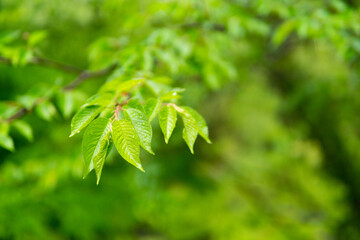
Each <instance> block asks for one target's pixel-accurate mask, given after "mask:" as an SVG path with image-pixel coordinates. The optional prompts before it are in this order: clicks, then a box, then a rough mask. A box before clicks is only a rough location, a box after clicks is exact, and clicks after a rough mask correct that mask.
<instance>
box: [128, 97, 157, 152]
mask: <svg viewBox="0 0 360 240" xmlns="http://www.w3.org/2000/svg"><path fill="white" fill-rule="evenodd" d="M124 109H125V110H124V113H125V118H126V119H128V120H129V121H130V122H131V123H132V125H133V126H134V128H135V130H136V133H137V135H138V136H139V140H140V145H141V146H142V147H143V148H144V149H145V150H146V151H148V152H149V153H151V154H154V152H153V151H152V149H151V139H152V128H151V125H150V122H149V119H148V118H147V116H146V114H145V111H144V108H143V106H142V105H141V103H140V102H139V100H137V99H134V100H132V101H129V103H128V104H127V105H125V106H124Z"/></svg>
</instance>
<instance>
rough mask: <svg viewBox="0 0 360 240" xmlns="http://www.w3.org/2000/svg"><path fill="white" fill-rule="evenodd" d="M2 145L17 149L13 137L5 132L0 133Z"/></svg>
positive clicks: (0, 143)
mask: <svg viewBox="0 0 360 240" xmlns="http://www.w3.org/2000/svg"><path fill="white" fill-rule="evenodd" d="M0 147H3V148H5V149H6V150H9V151H11V152H13V151H14V150H15V148H14V141H13V140H12V138H11V137H9V136H8V135H5V134H0Z"/></svg>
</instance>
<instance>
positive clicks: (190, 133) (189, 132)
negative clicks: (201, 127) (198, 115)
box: [179, 111, 198, 154]
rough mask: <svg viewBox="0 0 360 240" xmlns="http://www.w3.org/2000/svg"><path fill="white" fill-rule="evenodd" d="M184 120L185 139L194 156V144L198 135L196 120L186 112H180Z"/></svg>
mask: <svg viewBox="0 0 360 240" xmlns="http://www.w3.org/2000/svg"><path fill="white" fill-rule="evenodd" d="M179 113H180V115H181V117H182V120H183V122H184V130H183V139H184V140H185V142H186V144H187V145H188V147H189V149H190V151H191V153H192V154H194V143H195V140H196V137H197V135H198V127H197V125H196V120H195V118H194V117H193V116H191V115H190V114H189V113H187V112H186V111H179Z"/></svg>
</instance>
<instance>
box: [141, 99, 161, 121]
mask: <svg viewBox="0 0 360 240" xmlns="http://www.w3.org/2000/svg"><path fill="white" fill-rule="evenodd" d="M160 107H161V101H160V100H159V99H157V98H150V99H149V100H147V101H146V102H145V105H144V110H145V113H146V116H147V117H148V118H149V121H150V122H151V120H153V119H154V118H155V116H156V114H157V113H158V112H159V109H160Z"/></svg>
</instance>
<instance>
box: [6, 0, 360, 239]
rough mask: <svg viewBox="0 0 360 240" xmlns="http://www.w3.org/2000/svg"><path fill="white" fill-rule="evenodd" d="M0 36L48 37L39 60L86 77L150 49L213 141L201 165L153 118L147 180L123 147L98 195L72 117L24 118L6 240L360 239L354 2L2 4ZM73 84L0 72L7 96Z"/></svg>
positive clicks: (87, 89) (12, 162)
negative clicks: (30, 137) (28, 129)
mask: <svg viewBox="0 0 360 240" xmlns="http://www.w3.org/2000/svg"><path fill="white" fill-rule="evenodd" d="M0 30H1V32H9V31H14V30H19V31H20V32H21V34H22V36H24V34H25V35H26V34H28V32H29V33H30V36H31V34H32V32H39V31H40V32H43V33H44V35H46V37H45V38H44V39H43V40H41V41H39V43H37V45H36V47H34V48H33V49H32V51H33V52H34V54H37V55H38V56H42V57H47V58H50V59H54V60H56V61H59V62H64V63H67V64H70V65H74V66H77V67H79V68H83V69H95V70H96V69H100V68H102V67H104V66H108V65H109V63H111V62H112V61H114V59H116V61H120V62H121V63H122V62H124V59H128V58H129V56H132V55H134V54H135V55H139V56H141V57H138V59H140V60H138V63H139V64H140V65H141V66H142V64H143V63H142V62H144V65H146V64H145V62H146V61H144V60H141V59H143V58H144V59H146V57H147V56H148V55H146V54H148V52H147V51H150V52H151V54H152V55H151V54H150V58H153V59H155V60H154V61H155V63H156V66H152V67H151V71H152V72H153V73H154V74H155V75H164V76H167V77H170V78H171V79H173V85H174V86H177V87H185V88H186V89H187V90H186V91H185V92H184V94H183V96H184V97H183V100H182V102H183V103H186V104H188V105H189V106H192V107H194V108H195V109H197V110H198V111H199V112H200V113H202V114H203V115H204V117H205V119H206V120H207V122H208V125H209V128H210V136H211V139H212V142H213V144H212V145H208V144H206V142H205V141H203V140H202V139H200V138H199V139H198V140H197V142H196V144H195V154H194V155H192V154H190V152H189V151H188V149H187V146H186V145H185V143H184V142H183V141H182V140H181V131H180V130H179V128H176V131H175V134H174V136H172V138H171V139H170V143H169V144H168V145H166V144H165V143H164V141H163V139H162V135H161V132H160V129H159V126H158V124H157V121H154V125H153V127H154V132H155V136H154V141H153V148H154V150H155V152H156V155H155V156H151V155H149V154H147V153H145V152H142V159H143V166H144V168H145V169H146V173H145V174H144V173H142V172H140V171H138V170H137V169H136V168H134V167H132V166H130V165H129V164H128V163H126V162H125V161H123V160H122V159H121V157H120V156H119V155H118V154H117V153H116V150H115V149H113V152H112V153H111V155H110V158H109V161H107V162H106V163H105V166H104V169H103V174H102V179H101V182H100V184H99V185H98V186H97V185H96V184H95V183H96V180H95V174H94V173H91V174H90V175H89V177H87V178H86V179H85V180H83V179H82V168H83V165H82V164H83V163H82V157H81V136H80V137H79V136H77V137H74V138H71V139H70V138H68V135H69V133H70V120H69V119H64V118H63V117H61V115H60V114H57V115H56V116H55V117H54V120H53V121H51V122H47V121H44V120H42V119H39V118H38V117H37V116H35V114H28V115H26V116H25V117H23V119H25V120H26V121H28V122H29V123H30V124H31V126H32V127H33V131H34V141H33V142H32V143H29V142H27V141H26V140H25V139H24V138H23V137H21V136H19V135H18V134H17V133H12V136H13V137H14V140H15V148H16V151H15V152H14V153H11V152H9V151H7V150H5V149H0V239H88V240H90V239H125V240H126V239H144V240H145V239H146V240H150V239H151V240H155V239H200V240H213V239H214V240H215V239H224V240H232V239H235V240H237V239H239V240H241V239H244V240H260V239H261V240H263V239H267V240H285V239H291V240H297V239H299V240H304V239H319V240H332V239H344V240H358V239H360V161H359V159H360V158H359V157H360V138H359V135H360V127H359V126H360V117H359V116H360V98H359V97H358V92H359V90H360V85H359V84H360V81H359V80H360V78H359V74H360V72H359V69H360V68H359V67H360V66H359V56H360V39H359V36H360V2H359V1H356V0H348V1H340V0H324V1H321V0H251V1H250V0H223V1H221V0H181V1H173V0H157V1H155V0H154V1H146V0H71V1H70V0H47V1H45V0H0ZM5 45H6V44H5ZM5 45H3V46H1V48H2V49H0V50H1V51H0V52H2V53H3V52H4V51H3V50H4V49H6V47H4V46H5ZM15 45H16V46H17V47H19V46H22V43H15ZM11 46H12V45H11ZM149 46H150V47H149ZM7 47H8V48H10V47H9V46H7ZM149 49H150V50H149ZM143 56H144V57H143ZM15 65H16V64H15ZM144 68H147V69H148V67H144ZM75 77H76V75H73V74H68V73H63V72H61V71H58V70H54V69H52V68H47V67H44V66H37V65H31V64H30V65H26V66H22V65H21V64H17V65H16V66H8V65H7V64H2V65H0V100H2V101H9V100H11V101H12V100H18V101H21V100H20V99H21V96H24V95H26V96H31V94H30V95H29V91H30V92H31V91H32V89H38V88H41V89H43V88H45V89H46V88H50V87H51V86H54V85H59V84H61V85H63V84H65V83H68V82H70V81H72V80H73V79H74V78H75ZM105 80H106V78H97V79H92V80H89V81H86V82H85V83H84V84H82V85H81V86H79V87H78V88H76V89H75V90H74V91H73V92H74V96H76V99H77V106H80V105H81V104H82V103H83V102H84V101H85V99H86V97H88V96H91V95H92V94H94V93H95V92H96V91H97V89H98V88H99V86H101V85H102V84H103V83H104V81H105ZM25 99H26V98H25ZM25 101H27V100H25Z"/></svg>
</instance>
